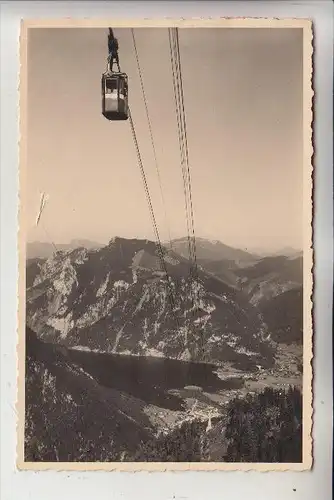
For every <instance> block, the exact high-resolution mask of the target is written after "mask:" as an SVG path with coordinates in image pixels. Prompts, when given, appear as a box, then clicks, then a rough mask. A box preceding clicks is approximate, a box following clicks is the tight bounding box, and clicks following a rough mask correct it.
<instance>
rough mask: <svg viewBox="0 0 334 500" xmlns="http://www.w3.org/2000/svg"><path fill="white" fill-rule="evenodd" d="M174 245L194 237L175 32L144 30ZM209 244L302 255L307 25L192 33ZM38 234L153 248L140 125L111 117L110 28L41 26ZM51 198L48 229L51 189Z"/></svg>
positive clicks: (157, 201)
mask: <svg viewBox="0 0 334 500" xmlns="http://www.w3.org/2000/svg"><path fill="white" fill-rule="evenodd" d="M115 35H116V36H117V37H118V39H119V46H120V50H119V53H120V59H121V66H122V69H123V71H125V72H126V73H127V74H128V76H129V102H130V106H131V109H132V115H133V119H134V122H135V126H136V131H137V136H138V141H139V146H140V149H141V154H142V158H143V162H144V168H145V170H146V174H147V179H148V183H149V188H150V192H151V195H152V201H153V206H154V210H155V215H156V219H157V222H158V227H159V232H160V237H161V239H162V240H165V239H167V236H168V233H167V230H166V224H165V218H164V210H163V205H162V203H161V197H160V191H159V184H158V182H157V175H156V170H155V164H154V157H153V151H152V146H151V142H150V138H149V130H148V125H147V120H146V115H145V108H144V104H143V98H142V94H141V88H140V82H139V77H138V71H137V66H136V60H135V55H134V51H133V42H132V36H131V31H130V30H129V29H116V30H115ZM135 35H136V41H137V47H138V51H139V57H140V62H141V67H142V71H143V77H144V84H145V90H146V95H147V100H148V106H149V111H150V116H151V122H152V126H153V134H154V137H155V145H156V150H157V156H158V162H159V167H160V174H161V177H162V185H163V189H164V196H165V201H166V209H167V215H168V225H169V227H170V231H171V235H172V237H173V238H175V237H180V236H184V235H186V218H185V210H184V194H183V181H182V173H181V168H180V154H179V145H178V137H177V128H176V114H175V107H174V96H173V85H172V73H171V63H170V55H169V43H168V32H167V30H166V29H162V28H160V29H159V28H157V29H152V28H149V29H144V28H142V29H136V30H135ZM179 35H180V52H181V63H182V73H183V81H184V98H185V111H186V118H187V129H188V146H189V160H190V168H191V175H192V193H193V203H194V214H195V231H196V235H197V236H202V237H207V238H212V239H219V240H221V241H222V242H224V243H226V244H229V245H234V246H238V247H241V248H254V247H261V248H264V249H276V248H281V247H284V246H287V245H290V246H294V247H298V248H301V247H302V169H303V165H302V30H301V29H265V28H260V29H256V28H243V29H240V28H239V29H236V28H228V29H227V28H218V29H217V28H208V29H204V28H201V29H180V33H179ZM28 47H29V48H28V50H29V53H28V224H29V232H28V239H29V240H30V241H34V240H39V241H50V239H52V240H53V241H55V242H66V241H69V240H71V239H72V238H89V239H93V240H98V241H101V242H108V240H109V239H110V238H111V237H113V236H115V235H118V236H124V237H142V238H149V239H153V230H152V224H151V219H150V214H149V210H148V204H147V200H146V197H145V193H144V188H143V184H142V180H141V176H140V171H139V167H138V164H137V157H136V152H135V148H134V144H133V140H132V135H131V129H130V123H129V122H128V121H125V122H109V121H108V120H106V119H105V118H104V117H103V116H102V114H101V93H100V92H101V91H100V88H101V83H100V82H101V74H102V72H103V71H105V68H106V58H107V30H104V29H93V28H86V29H85V28H68V29H59V28H53V29H40V28H38V29H31V30H30V34H29V45H28ZM41 192H45V193H47V195H48V202H47V204H46V207H45V210H44V213H43V215H42V219H41V224H40V225H39V226H38V227H36V226H35V219H36V215H37V212H38V207H39V203H40V193H41Z"/></svg>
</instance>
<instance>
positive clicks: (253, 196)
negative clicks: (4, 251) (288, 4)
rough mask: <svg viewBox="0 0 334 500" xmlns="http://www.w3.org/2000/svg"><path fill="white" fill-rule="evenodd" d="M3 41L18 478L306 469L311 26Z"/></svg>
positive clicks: (156, 29) (259, 24) (62, 25)
mask: <svg viewBox="0 0 334 500" xmlns="http://www.w3.org/2000/svg"><path fill="white" fill-rule="evenodd" d="M20 44H21V73H20V75H21V76H20V93H21V103H20V121H21V125H20V134H21V141H20V150H21V153H20V214H19V224H20V227H19V254H20V255H19V259H20V269H19V272H20V280H19V292H18V293H19V302H20V305H19V333H18V335H19V341H18V351H17V352H18V358H19V395H18V411H19V416H20V424H19V428H18V450H17V454H18V461H19V464H20V468H22V469H36V470H39V469H43V468H44V469H52V468H55V469H56V468H59V470H60V469H62V470H65V469H68V470H70V469H74V468H77V469H80V467H81V470H89V469H105V470H108V469H109V470H117V469H119V470H166V469H168V468H170V469H173V470H182V469H191V468H193V469H195V470H210V469H211V470H224V469H227V470H228V469H230V470H233V469H235V470H236V469H242V468H244V469H259V470H261V469H262V470H275V468H276V469H278V470H307V469H310V467H311V465H312V438H311V429H312V368H311V360H312V338H313V337H312V335H313V331H312V330H313V329H312V291H313V280H312V265H313V262H312V258H313V254H312V154H313V150H312V23H311V21H308V20H300V19H299V20H272V19H262V20H261V19H235V20H233V19H226V20H223V19H221V20H216V21H214V22H209V21H206V22H205V21H201V20H198V21H197V20H196V21H186V20H183V21H178V22H173V23H172V22H171V21H168V20H165V21H159V22H158V21H156V22H153V21H148V20H146V21H145V22H144V21H143V22H139V21H138V22H136V23H134V22H132V23H130V22H127V23H126V22H121V21H117V22H116V21H114V22H112V21H110V23H108V22H107V21H103V22H102V21H101V22H98V21H96V22H95V21H92V20H88V19H86V20H84V21H82V22H81V21H80V22H79V21H71V20H70V19H67V20H62V21H48V22H46V21H45V22H43V21H42V20H39V21H28V20H27V21H23V22H22V31H21V40H20ZM159 464H160V465H159Z"/></svg>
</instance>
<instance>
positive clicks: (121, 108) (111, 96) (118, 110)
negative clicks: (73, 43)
mask: <svg viewBox="0 0 334 500" xmlns="http://www.w3.org/2000/svg"><path fill="white" fill-rule="evenodd" d="M108 50H109V56H108V68H107V71H106V72H105V73H103V74H102V79H101V86H102V89H101V90H102V114H103V116H105V118H107V119H108V120H127V119H128V118H129V105H128V76H127V74H126V73H123V72H121V69H120V65H119V57H118V41H117V38H115V37H114V34H113V31H112V29H111V28H109V36H108ZM114 63H116V64H117V67H118V71H113V65H114Z"/></svg>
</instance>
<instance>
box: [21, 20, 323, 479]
mask: <svg viewBox="0 0 334 500" xmlns="http://www.w3.org/2000/svg"><path fill="white" fill-rule="evenodd" d="M109 26H113V27H115V28H135V27H138V28H140V27H143V28H144V27H151V28H153V27H159V28H168V27H172V26H175V27H179V28H277V29H278V28H299V29H303V119H304V121H303V161H304V169H303V172H304V175H303V189H304V194H303V202H304V221H303V224H304V226H303V229H304V239H303V266H304V269H303V271H304V278H303V279H304V288H303V298H304V311H303V320H304V321H303V461H302V463H292V464H290V463H226V462H223V463H216V462H214V463H204V462H199V463H197V462H192V463H171V462H169V463H166V462H163V463H158V462H148V463H147V462H145V463H142V462H133V463H129V462H128V463H125V462H120V463H119V462H103V463H100V462H94V463H89V462H85V463H81V462H65V463H62V462H57V463H53V462H52V463H48V462H25V461H24V413H25V404H24V399H25V387H24V385H25V260H26V249H25V245H26V237H25V234H26V233H25V230H26V228H25V206H26V190H25V187H26V181H27V179H26V147H27V62H28V61H27V44H28V29H29V28H35V29H36V28H37V29H38V28H107V27H109ZM312 41H313V33H312V22H311V20H309V19H300V18H298V19H276V18H272V19H269V18H215V19H212V18H209V19H203V18H198V19H196V18H191V19H183V18H181V19H172V18H171V19H169V18H164V19H147V18H146V19H135V20H134V19H132V20H131V19H88V18H84V19H80V20H79V19H70V18H64V19H27V20H24V21H22V23H21V36H20V44H21V46H20V56H21V70H20V190H19V198H20V208H19V216H18V217H19V221H18V222H19V232H18V252H19V292H18V299H19V308H18V346H17V355H18V401H17V405H16V408H17V412H18V415H19V418H18V426H17V427H18V428H17V431H18V433H17V434H18V441H17V467H18V468H19V469H23V470H35V471H39V470H40V471H41V470H57V471H62V470H63V471H70V470H73V471H93V470H100V471H127V472H139V471H150V472H162V471H189V470H190V471H220V470H224V471H233V470H234V471H235V470H239V471H263V472H269V471H304V470H310V468H311V467H312V464H313V458H312V452H313V441H312V423H313V406H312V402H313V392H312V381H313V376H312V357H313V317H312V313H313V302H312V298H313V274H312V272H313V249H312V247H313V245H312V243H313V226H312V222H313V202H312V199H313V198H312V197H313V178H312V175H313V167H312V157H313V146H312V121H313V112H312V98H313V94H314V92H313V90H312V76H313V65H312V55H313V46H312Z"/></svg>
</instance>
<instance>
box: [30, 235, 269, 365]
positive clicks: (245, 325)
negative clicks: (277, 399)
mask: <svg viewBox="0 0 334 500" xmlns="http://www.w3.org/2000/svg"><path fill="white" fill-rule="evenodd" d="M159 265H160V260H159V252H157V248H156V244H155V243H154V242H152V241H149V240H137V239H124V238H113V239H111V240H110V242H109V244H108V245H107V246H105V247H103V248H101V249H98V250H87V249H76V250H73V251H69V252H65V253H62V252H60V253H58V254H57V255H54V256H53V257H50V258H49V259H48V260H46V261H45V262H44V263H43V264H42V265H41V267H40V270H39V273H38V275H37V276H36V277H35V280H34V281H33V284H32V286H30V287H29V288H28V289H27V322H28V325H29V326H30V327H31V328H33V329H34V330H36V331H37V332H39V331H43V332H44V334H43V335H45V337H46V338H49V339H52V341H55V342H61V343H64V344H66V345H70V346H75V345H77V346H78V345H80V346H82V347H87V348H91V349H96V348H100V349H102V350H104V351H107V352H124V353H125V354H126V353H129V352H131V353H134V354H143V353H146V354H147V355H150V354H154V355H159V356H164V357H171V358H174V357H176V358H177V359H191V360H194V359H201V356H202V355H203V356H206V357H207V358H208V360H209V361H210V362H211V361H212V360H213V361H215V362H223V361H224V360H227V359H228V360H231V359H232V361H234V362H236V363H238V362H240V363H241V364H245V365H252V366H255V365H256V364H258V363H259V362H260V360H261V359H266V361H265V362H269V363H270V359H272V348H271V345H270V341H269V339H268V340H266V338H267V337H268V333H267V331H266V326H265V325H264V323H263V321H262V320H261V318H260V316H259V315H258V313H257V311H256V310H255V309H254V307H253V306H251V305H250V304H249V302H248V299H247V297H246V296H245V295H244V294H243V293H242V292H240V291H239V290H236V289H235V288H233V287H231V286H230V285H229V284H227V283H225V282H224V281H223V280H221V279H219V278H217V277H215V276H213V275H210V274H208V273H207V272H206V271H205V270H204V269H199V270H198V279H197V280H193V279H189V271H190V267H189V261H187V260H186V259H185V258H183V257H182V256H178V255H177V254H175V253H173V252H170V251H167V250H165V251H164V267H165V268H166V269H167V272H168V274H167V275H166V273H165V270H164V269H161V268H160V267H159ZM171 297H172V299H173V300H168V299H171ZM194 297H197V298H198V301H197V303H196V304H195V303H194ZM169 302H171V303H172V304H170V303H169ZM173 304H174V305H173ZM172 305H173V307H172V308H171V306H172ZM195 305H197V307H195ZM203 346H204V347H203ZM201 349H202V351H201ZM201 353H202V354H201Z"/></svg>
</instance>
